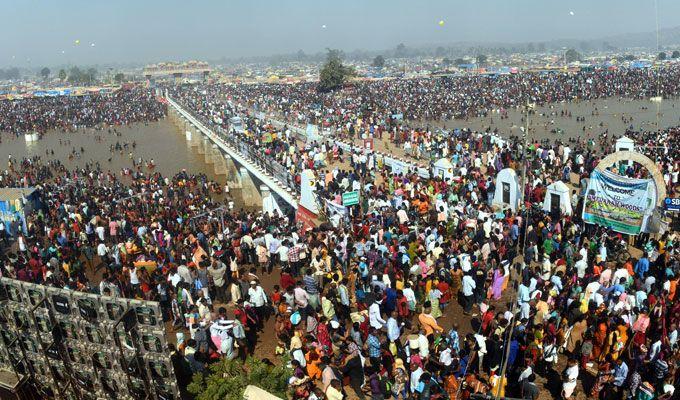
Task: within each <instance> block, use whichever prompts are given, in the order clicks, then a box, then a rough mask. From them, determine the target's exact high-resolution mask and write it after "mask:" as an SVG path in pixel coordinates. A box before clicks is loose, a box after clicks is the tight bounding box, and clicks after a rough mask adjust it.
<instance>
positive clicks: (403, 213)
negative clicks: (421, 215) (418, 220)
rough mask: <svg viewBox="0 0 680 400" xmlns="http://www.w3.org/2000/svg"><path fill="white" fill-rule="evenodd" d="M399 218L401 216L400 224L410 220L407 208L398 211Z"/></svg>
mask: <svg viewBox="0 0 680 400" xmlns="http://www.w3.org/2000/svg"><path fill="white" fill-rule="evenodd" d="M397 218H399V223H400V224H405V223H407V222H408V214H406V210H404V209H403V208H402V209H400V210H399V211H397Z"/></svg>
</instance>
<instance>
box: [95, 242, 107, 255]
mask: <svg viewBox="0 0 680 400" xmlns="http://www.w3.org/2000/svg"><path fill="white" fill-rule="evenodd" d="M108 253H109V248H108V247H106V245H105V244H104V242H101V243H99V245H97V255H98V256H99V257H100V258H101V257H104V256H106V255H107V254H108Z"/></svg>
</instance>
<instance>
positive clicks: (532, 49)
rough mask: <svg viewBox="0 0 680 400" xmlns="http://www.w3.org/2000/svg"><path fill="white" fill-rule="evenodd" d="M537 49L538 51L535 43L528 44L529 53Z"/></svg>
mask: <svg viewBox="0 0 680 400" xmlns="http://www.w3.org/2000/svg"><path fill="white" fill-rule="evenodd" d="M535 51H536V48H535V47H534V44H533V43H529V44H528V45H527V53H533V52H535Z"/></svg>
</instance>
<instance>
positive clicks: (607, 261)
mask: <svg viewBox="0 0 680 400" xmlns="http://www.w3.org/2000/svg"><path fill="white" fill-rule="evenodd" d="M661 73H662V74H663V76H664V77H667V78H668V79H663V81H662V84H663V87H664V93H665V94H668V95H671V94H675V93H676V92H677V87H676V85H677V84H678V82H679V80H678V79H672V78H673V77H674V76H675V75H677V69H675V68H668V69H664V70H662V71H661ZM646 74H651V72H647V71H638V70H617V71H596V72H584V73H579V74H574V75H570V74H562V73H557V74H519V75H510V76H499V77H495V78H490V77H479V76H475V77H473V76H470V77H460V78H451V79H448V78H447V79H432V80H414V81H395V82H388V81H384V82H363V83H357V84H355V85H354V86H353V87H351V88H347V89H345V90H342V91H340V92H337V93H334V94H318V93H316V92H315V91H314V90H310V87H308V85H306V84H304V85H291V86H285V85H266V86H264V85H261V86H250V85H245V86H225V85H220V84H215V85H198V86H185V87H176V88H168V91H169V94H170V96H171V97H172V98H173V99H174V100H175V101H177V102H178V103H179V104H181V105H182V106H183V107H185V108H186V109H187V110H189V111H190V112H192V113H194V114H195V115H196V116H198V117H200V119H201V121H203V122H204V123H205V124H207V125H208V126H209V127H211V128H213V129H215V130H219V134H220V135H221V137H223V138H224V140H226V141H229V142H230V143H232V144H234V143H235V145H237V146H240V144H241V143H245V144H246V145H247V148H243V149H247V151H249V152H250V151H251V150H252V149H255V150H253V151H257V152H258V153H257V154H263V155H265V156H266V157H268V159H269V160H271V161H272V162H276V163H278V164H279V165H281V166H283V167H284V169H285V171H287V173H288V174H290V176H291V177H293V178H292V179H293V180H294V181H295V183H297V184H299V172H300V171H302V170H304V169H312V170H314V171H315V173H316V175H317V179H316V180H315V182H316V187H315V190H316V192H317V193H318V194H319V199H320V200H322V201H328V202H330V203H335V204H336V206H340V205H341V204H340V203H341V200H340V199H341V195H342V193H344V192H346V191H350V190H358V191H360V192H361V195H360V197H361V200H360V203H359V204H358V205H355V206H351V207H345V208H342V211H341V212H339V213H336V214H333V215H330V214H329V215H328V219H329V221H328V222H324V223H322V224H320V225H319V226H316V227H314V228H308V229H303V228H302V224H300V223H297V222H296V220H295V217H294V215H292V214H291V215H289V214H285V215H279V214H278V213H275V214H274V215H270V214H268V213H261V212H245V211H242V210H228V209H225V208H224V207H223V205H222V204H221V203H220V201H218V200H216V199H215V198H214V196H213V194H214V193H217V192H218V191H219V189H220V185H219V184H218V183H216V182H211V181H210V180H208V179H207V178H206V177H205V176H203V175H193V174H190V173H187V172H181V173H179V174H177V175H175V176H173V177H163V176H161V174H159V173H157V172H150V173H143V172H141V171H133V172H131V173H130V175H129V176H120V177H119V176H117V175H115V174H112V173H109V172H105V171H102V170H101V169H99V168H97V167H96V166H86V167H85V168H82V169H79V170H75V171H68V170H66V168H65V167H64V166H62V165H61V164H60V163H59V162H56V161H51V162H47V163H46V162H43V161H42V160H41V159H39V158H32V159H24V160H22V161H21V162H16V163H13V164H11V165H10V168H9V169H8V170H7V171H5V172H3V173H2V180H0V186H2V187H24V186H35V187H38V188H39V191H40V193H41V196H42V198H43V200H44V207H42V208H40V209H39V210H36V212H34V213H32V214H31V215H29V216H28V217H27V221H26V226H27V230H26V232H23V233H22V234H19V235H17V237H16V238H14V240H15V241H14V243H10V242H9V240H8V239H9V238H8V237H7V235H6V234H4V231H3V230H0V234H2V238H1V239H0V256H1V257H2V263H1V265H0V269H1V272H2V275H3V276H10V277H14V278H17V279H21V280H25V281H32V282H37V283H43V284H48V285H55V286H59V287H66V288H70V289H73V290H81V291H90V292H94V293H99V294H104V295H112V296H126V297H134V298H142V299H149V300H157V301H159V302H160V304H161V306H162V309H163V313H164V317H165V318H166V320H168V321H171V322H172V324H173V325H174V328H175V329H176V330H177V331H178V332H181V333H184V334H185V335H184V337H183V338H182V339H181V340H179V342H178V343H177V353H176V356H175V357H174V358H173V359H174V360H175V374H176V376H177V379H178V382H179V383H180V386H185V385H186V384H187V383H188V381H189V380H190V379H191V375H192V374H195V373H206V374H207V373H209V369H208V366H210V365H211V364H212V363H214V362H216V361H218V360H220V359H223V358H226V359H237V358H241V359H245V358H246V357H248V356H249V355H259V356H262V354H261V353H258V351H260V352H261V351H262V349H263V348H266V349H267V350H266V351H269V350H271V351H274V352H275V353H276V354H278V355H281V356H282V359H281V362H287V363H289V365H290V368H291V378H290V395H291V396H292V397H293V398H296V399H322V398H326V399H330V400H338V399H344V398H371V399H387V398H399V399H444V398H450V399H468V398H471V397H473V396H474V395H476V394H480V395H490V396H500V397H504V396H508V397H516V398H523V399H527V400H535V399H537V398H539V397H542V396H545V395H544V393H545V392H550V396H553V397H555V398H557V397H561V398H565V399H569V398H574V397H576V396H577V395H581V397H593V398H600V399H607V400H609V399H617V400H618V399H623V398H626V399H640V400H643V399H644V400H648V399H653V398H659V399H670V398H672V396H674V390H675V389H676V387H677V385H678V379H679V378H680V368H678V365H679V361H680V351H679V350H678V333H679V330H678V329H679V328H678V327H679V324H680V302H678V300H677V296H678V293H677V285H678V281H679V280H680V256H679V254H680V252H679V251H678V240H679V238H678V237H677V232H666V233H663V234H660V235H640V236H638V237H636V238H635V240H634V241H632V242H630V243H629V241H627V240H626V238H624V237H623V236H622V235H621V234H617V233H615V232H613V231H611V230H608V229H605V228H603V227H600V226H596V225H590V224H584V223H583V221H582V219H581V216H580V213H579V212H575V213H573V214H569V213H564V212H559V211H554V210H551V211H543V210H542V207H540V206H535V205H541V204H542V203H543V200H544V198H545V196H546V187H547V186H548V185H549V184H550V183H552V182H555V181H558V180H562V181H565V182H568V181H569V180H570V179H571V174H572V173H575V174H577V175H578V176H579V178H581V177H587V176H589V174H590V172H591V171H592V170H593V168H595V166H596V165H597V163H598V161H599V160H601V159H602V157H603V156H604V151H607V152H609V151H610V149H611V147H609V149H602V148H598V147H596V146H594V145H593V144H592V143H590V142H588V141H584V140H572V141H562V140H557V141H539V142H529V144H528V148H527V149H525V148H523V139H522V138H518V137H505V138H504V139H503V140H499V138H498V137H497V136H493V135H490V134H486V133H479V132H475V131H472V130H470V129H456V130H455V131H452V132H450V133H449V134H447V135H437V136H436V137H435V136H434V135H432V136H430V139H428V140H432V141H433V143H434V145H433V148H436V149H437V152H438V153H437V156H438V157H443V158H447V159H448V160H449V161H450V162H451V165H452V166H453V177H452V178H446V179H445V178H442V177H440V176H437V175H436V174H434V173H432V171H431V168H430V177H429V178H424V177H423V176H422V175H420V174H418V173H416V171H409V170H406V171H399V172H398V173H392V171H391V169H390V168H388V167H387V166H386V165H384V163H381V162H380V160H379V159H378V158H377V157H376V155H375V154H374V153H372V152H369V151H366V150H357V149H354V150H353V151H351V152H346V154H342V151H341V150H340V149H339V148H338V146H337V144H335V143H333V142H332V141H327V140H320V141H310V142H309V143H306V144H300V143H299V139H298V138H297V137H296V136H295V135H294V134H293V133H292V132H291V130H289V129H286V127H283V128H281V127H275V126H273V125H271V124H270V123H269V122H267V121H265V120H264V119H262V118H258V116H257V115H256V114H254V113H252V109H253V108H254V107H257V108H258V109H261V110H266V111H267V112H270V111H271V110H275V111H276V113H277V114H278V115H286V116H288V117H292V118H294V119H299V117H298V116H297V115H304V118H302V119H300V121H306V119H307V118H309V116H310V115H311V114H313V113H314V112H315V111H314V109H315V106H314V105H315V104H319V105H320V108H316V109H317V111H319V110H320V111H319V112H320V113H321V114H320V115H319V116H320V117H321V118H323V119H325V120H328V121H329V122H330V123H331V124H334V125H335V124H338V125H337V126H341V125H342V124H344V123H346V122H347V121H352V122H356V120H357V119H360V118H368V120H371V118H373V119H374V120H373V122H371V123H370V124H368V125H367V126H374V125H379V126H380V125H383V126H384V127H389V126H391V125H390V124H391V123H393V122H389V121H387V119H389V120H390V121H396V120H397V119H395V118H392V117H391V114H394V113H403V114H404V119H405V120H412V119H430V118H432V119H441V118H451V117H460V116H472V115H478V114H479V113H480V112H483V110H489V109H491V108H502V107H514V106H517V105H518V104H520V102H521V101H523V99H524V97H523V96H525V94H524V93H525V92H524V91H525V90H531V93H532V94H531V97H532V101H535V102H554V101H560V100H570V99H575V98H577V97H578V98H579V99H584V98H585V99H594V98H600V97H605V96H628V97H636V98H637V97H648V96H649V95H651V93H653V92H654V93H655V91H656V87H655V86H654V85H652V84H651V83H650V80H649V79H647V78H648V75H646ZM144 102H145V101H144V100H143V99H139V98H138V99H136V100H133V101H131V102H129V103H126V104H127V106H126V107H128V108H129V109H139V108H142V109H155V107H162V106H150V107H149V108H145V107H144V106H142V105H140V104H137V103H141V104H144ZM466 102H467V103H466ZM277 108H278V109H277ZM352 110H353V111H352ZM360 110H361V111H360ZM114 114H115V113H114ZM236 115H241V116H242V118H243V122H242V127H239V129H238V130H237V129H235V127H234V123H233V121H231V119H232V118H233V117H234V116H236ZM387 115H390V116H389V117H386V116H387ZM101 118H104V117H101V116H99V117H93V120H100V119H101ZM383 118H387V119H383ZM376 119H380V120H381V122H379V123H377V120H376ZM105 122H108V123H113V122H111V121H110V120H109V121H105ZM350 125H351V126H354V125H353V124H350ZM9 127H10V128H11V129H8V130H12V129H13V128H14V125H12V124H10V125H9ZM367 129H372V128H367ZM387 130H388V131H389V128H387ZM626 134H627V135H628V136H630V137H632V138H633V139H635V140H636V142H637V143H638V144H639V145H641V146H642V151H643V152H645V153H646V154H647V155H649V156H650V157H651V158H652V159H654V161H656V162H657V163H658V164H659V166H660V167H661V168H662V173H663V174H664V178H665V179H666V181H667V183H668V184H669V185H668V186H669V189H670V190H669V192H671V193H672V189H673V186H677V181H678V170H679V168H680V166H679V165H678V160H677V154H678V147H677V145H678V139H677V138H678V136H680V135H678V128H669V129H666V130H663V131H645V132H633V131H631V132H626ZM607 145H609V146H610V145H611V143H607ZM342 157H344V158H345V160H346V161H347V163H346V164H344V165H348V166H346V167H338V166H337V165H334V164H333V160H335V159H336V158H342ZM622 165H623V164H622ZM525 166H526V180H525V181H524V182H525V186H524V187H521V188H520V191H521V192H523V199H524V201H525V204H523V206H524V205H526V207H520V208H519V209H518V210H516V211H513V209H512V208H500V209H499V208H498V207H497V206H495V205H494V204H493V197H494V194H495V192H496V190H495V189H496V185H497V182H496V180H495V178H496V173H497V172H498V171H500V170H502V169H504V168H512V169H514V170H515V171H522V170H524V167H525ZM430 167H431V166H430ZM617 173H619V174H622V175H627V176H631V177H638V178H642V177H646V176H648V172H646V171H645V170H644V169H643V168H641V167H640V166H639V165H634V166H632V167H625V166H622V167H620V168H619V169H618V170H617ZM581 202H582V199H580V197H579V196H578V193H574V194H573V197H572V205H573V208H574V210H579V209H580V208H579V207H578V205H579V204H580V203H581ZM0 227H1V226H0ZM632 244H635V245H636V247H638V248H640V249H641V251H640V252H639V254H638V253H635V252H633V251H632V249H628V246H629V245H632ZM633 254H634V255H633ZM272 282H273V283H272ZM180 336H181V335H180ZM270 342H271V343H270ZM270 344H275V346H274V345H271V346H270ZM266 356H267V357H269V356H271V354H267V355H266ZM583 395H585V396H583Z"/></svg>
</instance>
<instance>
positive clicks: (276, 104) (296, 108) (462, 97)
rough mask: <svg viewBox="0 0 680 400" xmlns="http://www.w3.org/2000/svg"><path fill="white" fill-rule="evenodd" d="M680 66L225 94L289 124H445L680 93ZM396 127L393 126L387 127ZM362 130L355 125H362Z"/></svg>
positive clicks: (229, 90)
mask: <svg viewBox="0 0 680 400" xmlns="http://www.w3.org/2000/svg"><path fill="white" fill-rule="evenodd" d="M679 77H680V68H678V66H676V65H674V66H668V67H664V68H661V69H660V70H652V69H624V68H622V69H616V70H606V69H605V70H596V71H580V72H577V73H574V72H536V73H526V72H525V73H521V74H508V75H466V76H453V77H439V78H420V79H385V80H372V81H356V82H352V83H351V84H349V85H347V87H345V88H344V89H342V90H340V91H337V92H330V93H323V92H319V91H317V90H316V85H317V84H316V83H301V84H265V83H263V84H253V85H230V84H222V85H219V86H216V87H215V88H213V89H211V90H213V91H214V90H220V91H221V92H223V93H224V94H225V97H226V98H227V99H228V100H230V101H232V102H234V103H240V104H247V105H249V106H250V107H254V108H257V109H258V110H260V111H266V112H268V113H271V114H275V115H279V116H281V117H282V118H284V119H285V120H287V121H289V122H296V123H303V124H304V123H306V122H307V121H308V120H312V121H315V122H318V123H320V124H323V125H324V126H327V127H332V128H334V129H336V130H341V129H342V128H343V126H345V125H347V124H348V123H351V124H355V123H356V122H357V120H363V122H364V123H365V124H366V125H371V124H374V125H381V124H392V125H395V126H399V124H401V122H402V120H405V121H407V122H415V121H441V120H451V119H454V118H467V117H478V116H483V115H486V114H489V113H491V112H492V111H493V110H502V109H512V108H516V107H519V106H523V105H525V104H526V103H527V101H528V102H531V103H536V104H538V105H543V104H550V103H559V102H561V101H574V100H578V101H584V100H595V99H602V98H611V97H614V98H616V97H624V98H634V99H645V98H650V97H653V96H656V95H657V93H660V94H661V95H663V96H677V95H678V93H679V91H680V86H678V83H677V82H678V78H679ZM390 128H391V127H388V129H387V130H388V131H389V130H390ZM355 129H356V127H355Z"/></svg>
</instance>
